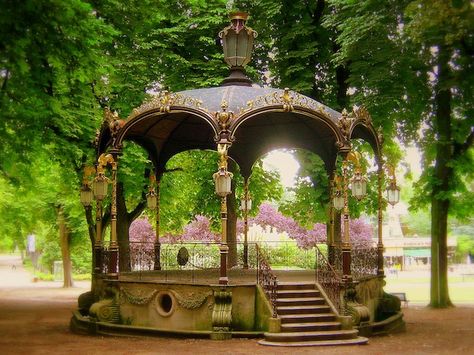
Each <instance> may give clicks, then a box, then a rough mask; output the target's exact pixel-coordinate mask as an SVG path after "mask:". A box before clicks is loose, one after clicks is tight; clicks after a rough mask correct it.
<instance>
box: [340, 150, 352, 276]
mask: <svg viewBox="0 0 474 355" xmlns="http://www.w3.org/2000/svg"><path fill="white" fill-rule="evenodd" d="M342 175H343V176H342V179H343V185H344V187H343V189H344V240H343V243H342V277H343V279H344V280H345V281H347V282H349V281H352V274H351V240H350V234H349V195H348V189H349V187H348V161H347V157H345V158H344V161H343V163H342Z"/></svg>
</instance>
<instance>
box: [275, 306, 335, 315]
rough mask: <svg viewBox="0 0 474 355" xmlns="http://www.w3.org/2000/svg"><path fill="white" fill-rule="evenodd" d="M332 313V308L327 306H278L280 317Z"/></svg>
mask: <svg viewBox="0 0 474 355" xmlns="http://www.w3.org/2000/svg"><path fill="white" fill-rule="evenodd" d="M330 311H331V308H330V307H329V306H327V305H309V306H277V313H278V314H279V315H286V314H311V313H329V312H330Z"/></svg>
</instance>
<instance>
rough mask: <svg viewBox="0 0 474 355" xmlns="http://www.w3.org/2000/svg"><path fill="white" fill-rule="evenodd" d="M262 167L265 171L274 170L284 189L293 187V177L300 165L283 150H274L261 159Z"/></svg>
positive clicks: (291, 155)
mask: <svg viewBox="0 0 474 355" xmlns="http://www.w3.org/2000/svg"><path fill="white" fill-rule="evenodd" d="M263 167H264V169H266V170H276V171H278V173H280V176H281V183H282V184H283V186H284V187H293V186H294V185H295V177H296V173H297V172H298V169H299V168H300V164H299V163H298V162H297V161H296V159H295V158H294V157H293V154H291V153H289V152H288V151H285V150H274V151H272V152H270V153H268V154H267V156H266V157H265V158H263Z"/></svg>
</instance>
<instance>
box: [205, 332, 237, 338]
mask: <svg viewBox="0 0 474 355" xmlns="http://www.w3.org/2000/svg"><path fill="white" fill-rule="evenodd" d="M210 338H211V340H229V339H232V333H231V332H212V333H211V335H210Z"/></svg>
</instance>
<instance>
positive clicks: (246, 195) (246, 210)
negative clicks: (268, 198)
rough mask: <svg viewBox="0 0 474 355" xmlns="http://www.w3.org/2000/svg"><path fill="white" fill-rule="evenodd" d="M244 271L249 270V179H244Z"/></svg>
mask: <svg viewBox="0 0 474 355" xmlns="http://www.w3.org/2000/svg"><path fill="white" fill-rule="evenodd" d="M244 198H245V205H244V269H248V268H249V245H248V231H249V206H248V203H249V178H245V183H244Z"/></svg>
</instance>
